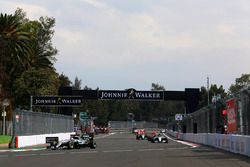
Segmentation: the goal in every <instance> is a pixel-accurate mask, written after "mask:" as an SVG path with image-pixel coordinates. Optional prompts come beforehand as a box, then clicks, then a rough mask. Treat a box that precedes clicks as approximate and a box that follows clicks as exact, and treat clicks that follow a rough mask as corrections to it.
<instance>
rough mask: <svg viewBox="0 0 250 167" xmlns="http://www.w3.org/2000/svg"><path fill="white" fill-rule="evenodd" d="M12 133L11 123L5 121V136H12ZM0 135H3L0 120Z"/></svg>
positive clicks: (0, 121)
mask: <svg viewBox="0 0 250 167" xmlns="http://www.w3.org/2000/svg"><path fill="white" fill-rule="evenodd" d="M12 132H13V126H12V121H5V134H6V135H12ZM2 134H3V121H2V120H0V135H2Z"/></svg>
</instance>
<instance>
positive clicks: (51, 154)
mask: <svg viewBox="0 0 250 167" xmlns="http://www.w3.org/2000/svg"><path fill="white" fill-rule="evenodd" d="M63 154H65V152H62V153H42V154H39V155H63Z"/></svg>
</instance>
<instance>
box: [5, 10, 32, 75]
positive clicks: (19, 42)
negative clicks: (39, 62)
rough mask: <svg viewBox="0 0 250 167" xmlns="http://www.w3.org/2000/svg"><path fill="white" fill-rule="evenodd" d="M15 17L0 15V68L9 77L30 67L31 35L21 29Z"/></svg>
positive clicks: (19, 22) (17, 18)
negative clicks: (2, 68) (1, 67)
mask: <svg viewBox="0 0 250 167" xmlns="http://www.w3.org/2000/svg"><path fill="white" fill-rule="evenodd" d="M19 18H20V17H18V16H17V15H7V14H2V13H1V14H0V60H1V61H0V66H3V67H4V70H5V72H7V73H8V74H9V75H10V76H11V75H12V74H13V73H14V72H15V71H16V70H17V69H18V70H19V69H20V68H23V69H25V68H27V67H28V66H30V55H32V54H33V50H32V48H31V45H30V41H31V38H32V37H31V35H30V33H29V32H26V31H24V30H23V28H22V23H21V21H20V20H19Z"/></svg>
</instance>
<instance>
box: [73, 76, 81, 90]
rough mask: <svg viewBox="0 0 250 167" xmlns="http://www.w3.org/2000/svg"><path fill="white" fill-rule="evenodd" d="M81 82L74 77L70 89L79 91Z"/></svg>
mask: <svg viewBox="0 0 250 167" xmlns="http://www.w3.org/2000/svg"><path fill="white" fill-rule="evenodd" d="M81 85H82V80H81V79H78V77H75V81H74V83H73V85H72V87H73V88H74V89H76V90H81Z"/></svg>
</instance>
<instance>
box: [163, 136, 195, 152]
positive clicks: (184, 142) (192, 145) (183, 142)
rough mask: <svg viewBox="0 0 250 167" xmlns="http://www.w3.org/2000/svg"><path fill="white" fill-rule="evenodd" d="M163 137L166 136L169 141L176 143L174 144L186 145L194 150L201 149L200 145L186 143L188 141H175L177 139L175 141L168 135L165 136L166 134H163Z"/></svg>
mask: <svg viewBox="0 0 250 167" xmlns="http://www.w3.org/2000/svg"><path fill="white" fill-rule="evenodd" d="M163 135H164V136H166V137H167V138H168V139H169V140H172V141H174V142H177V143H181V144H184V145H187V146H190V147H192V148H196V147H199V145H198V144H194V143H189V142H186V141H181V140H175V139H173V138H171V137H169V136H168V135H166V134H164V133H163Z"/></svg>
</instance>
